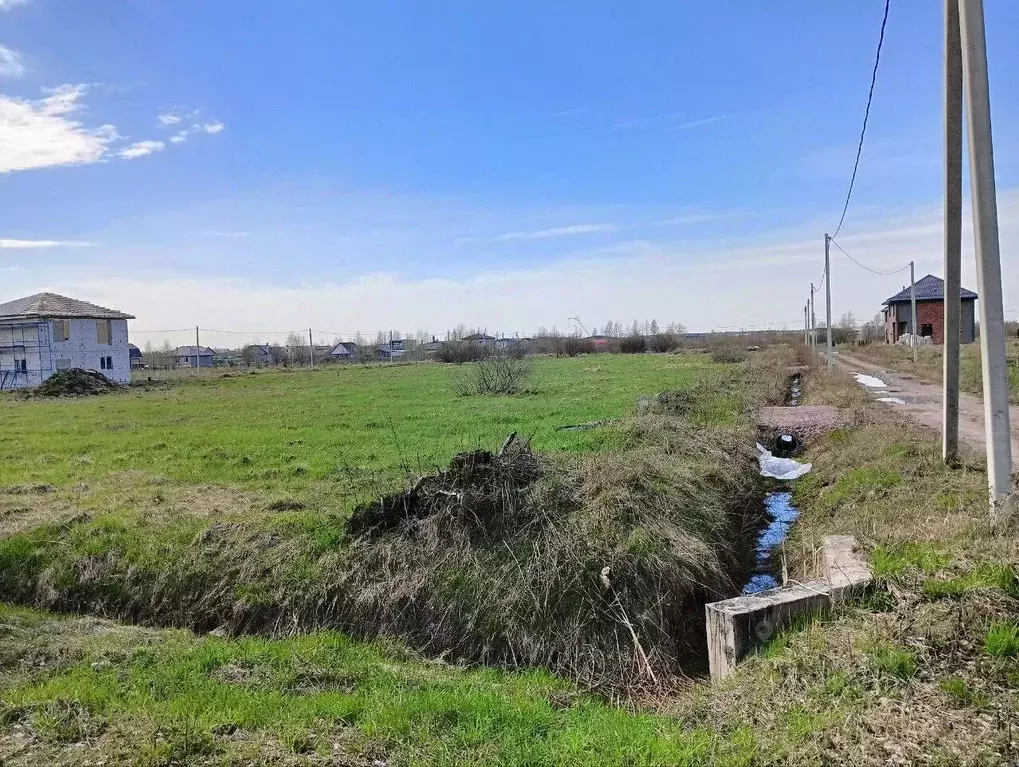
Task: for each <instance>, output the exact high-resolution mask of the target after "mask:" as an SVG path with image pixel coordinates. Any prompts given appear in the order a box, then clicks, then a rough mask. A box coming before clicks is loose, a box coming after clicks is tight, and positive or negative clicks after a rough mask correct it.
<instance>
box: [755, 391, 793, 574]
mask: <svg viewBox="0 0 1019 767" xmlns="http://www.w3.org/2000/svg"><path fill="white" fill-rule="evenodd" d="M800 393H801V386H800V377H799V376H795V377H794V378H793V379H792V381H791V382H790V385H789V405H790V406H792V407H795V406H797V405H799V404H800ZM764 510H765V512H766V513H767V515H768V521H767V523H766V524H765V526H764V528H763V529H762V530H761V532H760V533H759V534H758V537H757V546H756V548H755V550H754V556H755V568H754V571H753V573H752V575H751V576H750V579H749V580H748V581H747V583H746V585H745V586H744V587H743V593H744V594H757V593H759V592H761V591H767V590H768V589H774V588H778V587H779V586H781V585H782V584H781V583H780V582H779V576H778V572H779V569H780V562H779V561H778V560H777V557H776V554H777V553H778V552H780V551H781V548H782V544H783V543H784V542H785V539H786V538H787V537H788V536H789V530H790V528H792V526H793V523H794V522H795V521H796V519H797V517H799V516H800V510H799V509H798V508H796V506H794V505H793V494H792V491H791V490H775V491H773V492H771V493H768V494H767V495H766V496H764Z"/></svg>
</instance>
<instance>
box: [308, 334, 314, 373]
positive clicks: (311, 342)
mask: <svg viewBox="0 0 1019 767" xmlns="http://www.w3.org/2000/svg"><path fill="white" fill-rule="evenodd" d="M308 359H310V360H311V366H312V367H315V340H314V339H313V338H312V337H311V328H308Z"/></svg>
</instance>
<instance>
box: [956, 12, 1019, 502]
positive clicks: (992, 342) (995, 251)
mask: <svg viewBox="0 0 1019 767" xmlns="http://www.w3.org/2000/svg"><path fill="white" fill-rule="evenodd" d="M959 32H960V40H961V42H962V75H963V86H964V88H963V94H964V103H965V106H966V128H967V133H968V135H969V176H970V197H971V198H972V201H973V239H974V244H975V251H976V262H977V264H976V265H977V283H978V285H979V290H980V302H979V303H980V361H981V367H982V370H983V376H984V428H985V430H986V442H987V483H988V488H989V490H990V504H991V516H992V518H995V519H997V518H999V516H1000V514H1001V513H1003V512H1007V511H1008V506H1009V503H1008V498H1009V496H1010V495H1011V492H1012V482H1011V473H1012V444H1011V432H1010V429H1009V412H1008V369H1007V367H1006V358H1005V315H1004V311H1003V307H1002V297H1001V253H1000V249H999V243H998V204H997V200H996V198H995V186H994V149H993V142H992V140H991V94H990V88H989V86H988V83H987V40H986V37H985V30H984V4H983V0H959Z"/></svg>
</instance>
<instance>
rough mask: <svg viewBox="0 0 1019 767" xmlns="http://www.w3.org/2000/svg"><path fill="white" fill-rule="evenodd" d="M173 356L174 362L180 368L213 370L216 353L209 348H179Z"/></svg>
mask: <svg viewBox="0 0 1019 767" xmlns="http://www.w3.org/2000/svg"><path fill="white" fill-rule="evenodd" d="M173 356H174V362H175V363H176V365H177V367H180V368H195V367H197V368H211V367H212V366H213V364H214V361H215V357H216V352H215V351H213V350H212V349H210V348H209V347H208V346H178V347H177V348H176V349H175V350H174V352H173Z"/></svg>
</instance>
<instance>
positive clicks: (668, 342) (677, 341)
mask: <svg viewBox="0 0 1019 767" xmlns="http://www.w3.org/2000/svg"><path fill="white" fill-rule="evenodd" d="M682 343H683V339H682V338H680V337H679V335H678V334H676V333H655V334H654V335H653V336H651V343H650V344H648V346H649V348H650V349H651V351H653V352H658V353H659V354H664V353H666V352H671V351H674V350H676V349H678V348H679V347H680V346H681V345H682Z"/></svg>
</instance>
